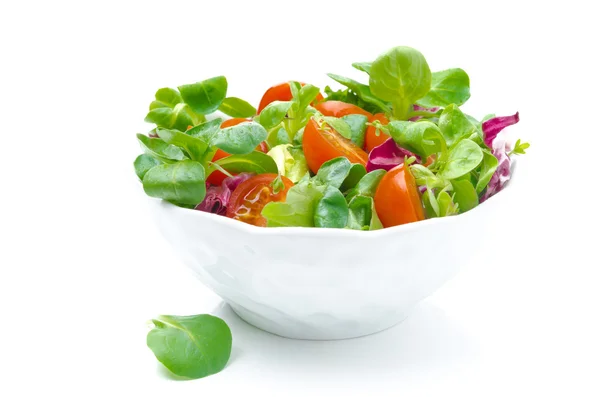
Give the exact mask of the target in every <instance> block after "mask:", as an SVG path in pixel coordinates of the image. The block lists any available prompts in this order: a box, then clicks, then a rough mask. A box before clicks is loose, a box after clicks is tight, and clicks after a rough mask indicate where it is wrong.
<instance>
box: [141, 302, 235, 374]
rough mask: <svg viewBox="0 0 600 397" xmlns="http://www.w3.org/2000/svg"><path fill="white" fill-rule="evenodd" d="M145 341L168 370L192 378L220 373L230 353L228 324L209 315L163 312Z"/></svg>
mask: <svg viewBox="0 0 600 397" xmlns="http://www.w3.org/2000/svg"><path fill="white" fill-rule="evenodd" d="M152 323H153V325H154V327H153V328H152V329H151V330H150V332H148V336H147V338H146V344H147V345H148V347H149V348H150V350H152V352H153V353H154V355H155V356H156V358H157V360H158V361H160V362H161V363H162V364H163V365H164V366H165V367H167V369H168V370H169V371H171V372H172V373H174V374H175V375H178V376H183V377H186V378H190V379H198V378H203V377H205V376H209V375H213V374H216V373H217V372H220V371H221V370H222V369H223V368H225V365H227V362H228V361H229V357H230V355H231V345H232V336H231V330H230V329H229V327H228V326H227V324H226V323H225V322H224V321H223V320H221V319H220V318H218V317H215V316H211V315H209V314H201V315H196V316H168V315H162V316H158V317H157V318H155V319H153V320H152Z"/></svg>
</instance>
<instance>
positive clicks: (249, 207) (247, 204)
mask: <svg viewBox="0 0 600 397" xmlns="http://www.w3.org/2000/svg"><path fill="white" fill-rule="evenodd" d="M275 178H277V174H260V175H256V176H253V177H252V178H250V179H248V180H247V181H244V182H242V183H240V185H239V186H238V187H237V188H236V189H235V190H234V191H233V193H232V194H231V198H230V200H229V205H228V206H227V214H226V215H227V216H228V217H229V218H233V219H237V220H239V221H242V222H245V223H248V224H250V225H255V226H262V227H265V226H267V220H266V219H265V218H264V217H263V216H262V214H261V213H262V210H263V208H264V207H265V205H267V203H270V202H272V201H285V198H286V196H287V192H288V190H289V189H290V188H291V187H292V186H294V182H292V181H290V180H289V179H288V178H286V177H285V176H282V177H281V179H282V180H283V184H284V186H285V187H284V189H282V190H280V191H279V192H277V193H275V192H273V186H272V184H273V181H274V180H275Z"/></svg>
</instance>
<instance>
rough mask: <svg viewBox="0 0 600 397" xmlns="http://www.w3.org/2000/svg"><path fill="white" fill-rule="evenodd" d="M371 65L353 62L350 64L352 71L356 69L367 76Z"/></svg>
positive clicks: (369, 63)
mask: <svg viewBox="0 0 600 397" xmlns="http://www.w3.org/2000/svg"><path fill="white" fill-rule="evenodd" d="M372 65H373V64H372V63H371V62H354V63H353V64H352V67H353V68H354V69H358V70H360V71H361V72H365V73H367V74H369V73H371V66H372Z"/></svg>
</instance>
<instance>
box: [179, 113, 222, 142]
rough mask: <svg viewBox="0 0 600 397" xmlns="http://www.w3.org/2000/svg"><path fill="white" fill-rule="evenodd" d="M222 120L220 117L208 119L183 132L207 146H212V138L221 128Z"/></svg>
mask: <svg viewBox="0 0 600 397" xmlns="http://www.w3.org/2000/svg"><path fill="white" fill-rule="evenodd" d="M222 122H223V120H222V119H220V118H217V119H214V120H210V121H207V122H204V123H202V124H198V125H197V126H195V127H193V128H190V129H189V130H187V131H186V132H185V133H186V134H188V135H190V136H193V137H194V138H198V139H200V140H201V141H202V142H204V143H206V144H207V145H208V146H213V143H212V142H213V139H214V138H215V136H217V135H218V133H219V131H220V130H221V128H220V126H221V123H222Z"/></svg>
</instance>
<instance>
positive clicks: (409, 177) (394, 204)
mask: <svg viewBox="0 0 600 397" xmlns="http://www.w3.org/2000/svg"><path fill="white" fill-rule="evenodd" d="M375 210H376V211H377V215H378V216H379V219H380V220H381V223H382V224H383V226H384V227H392V226H397V225H402V224H405V223H410V222H417V221H422V220H423V219H425V214H424V212H423V206H422V204H421V197H420V195H419V191H418V188H417V183H416V182H415V178H414V176H413V174H412V173H411V172H410V170H409V169H408V167H407V166H405V165H404V163H402V164H400V165H398V166H396V167H394V168H392V169H391V170H389V171H388V172H387V174H385V175H384V176H383V178H382V179H381V182H379V186H378V187H377V191H376V192H375Z"/></svg>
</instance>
